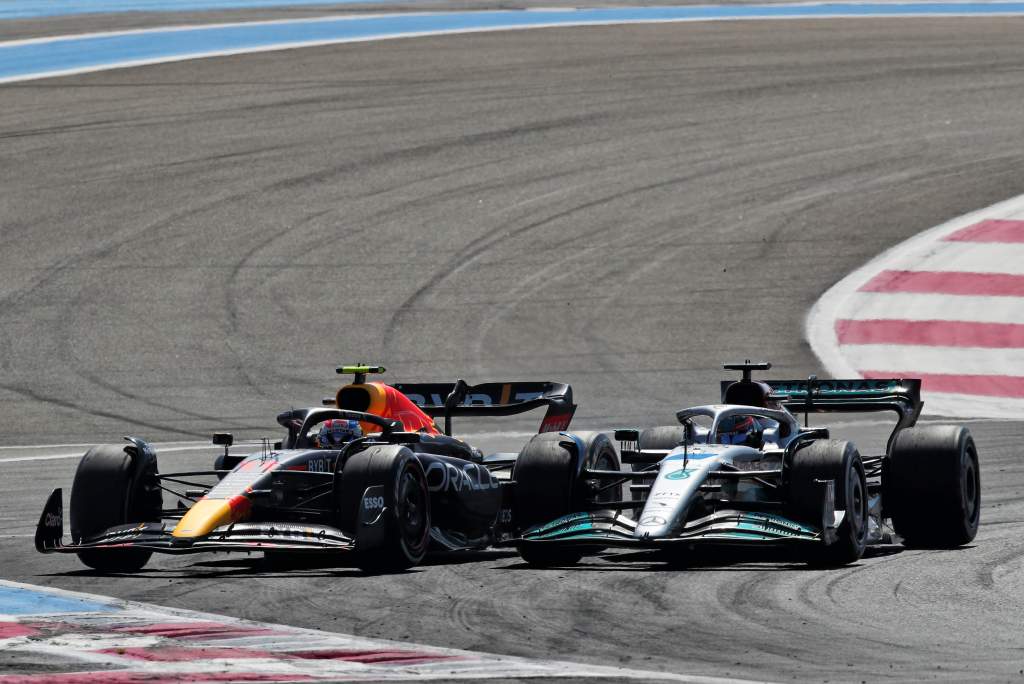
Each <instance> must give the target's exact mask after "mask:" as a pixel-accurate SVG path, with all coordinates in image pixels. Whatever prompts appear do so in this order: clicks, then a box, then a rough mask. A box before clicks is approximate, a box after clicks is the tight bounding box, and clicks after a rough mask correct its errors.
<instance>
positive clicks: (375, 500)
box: [363, 496, 384, 511]
mask: <svg viewBox="0 0 1024 684" xmlns="http://www.w3.org/2000/svg"><path fill="white" fill-rule="evenodd" d="M363 508H365V509H366V510H368V511H379V510H381V509H382V508H384V497H383V496H364V497H363Z"/></svg>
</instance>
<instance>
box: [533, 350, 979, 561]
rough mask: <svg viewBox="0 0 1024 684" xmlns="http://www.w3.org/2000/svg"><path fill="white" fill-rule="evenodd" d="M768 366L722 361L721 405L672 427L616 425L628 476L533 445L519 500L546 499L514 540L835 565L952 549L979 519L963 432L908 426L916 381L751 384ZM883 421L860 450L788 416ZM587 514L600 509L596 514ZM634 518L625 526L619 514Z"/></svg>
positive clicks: (569, 555) (537, 555) (560, 445)
mask: <svg viewBox="0 0 1024 684" xmlns="http://www.w3.org/2000/svg"><path fill="white" fill-rule="evenodd" d="M770 367H771V365H770V364H768V363H761V364H751V363H750V362H749V361H748V362H747V363H743V364H731V365H727V366H725V368H726V369H727V370H738V371H741V372H742V373H743V379H742V380H739V381H724V382H723V383H722V388H721V389H722V400H721V401H722V403H721V404H715V405H707V406H695V407H691V408H685V409H683V410H681V411H679V412H678V413H677V414H676V418H677V419H678V421H679V424H678V425H674V426H665V427H658V428H651V429H647V430H643V431H640V430H618V431H616V437H617V438H618V439H619V440H620V441H621V457H622V461H623V462H625V463H627V464H631V465H632V467H633V469H632V470H630V471H610V470H601V469H595V468H589V467H586V466H577V465H572V459H573V454H574V453H575V451H576V449H577V447H576V446H575V445H574V444H572V443H571V442H572V440H571V439H568V438H566V439H563V440H562V441H547V442H544V443H543V447H541V444H540V442H537V443H536V444H535V445H533V446H530V445H528V447H527V448H526V449H525V450H524V452H523V454H522V455H521V456H520V457H519V461H518V463H517V465H516V480H517V495H522V496H528V495H529V492H531V491H536V492H543V493H544V497H545V499H544V504H543V507H544V510H543V511H541V510H538V509H534V510H533V511H531V514H532V515H537V514H539V513H541V512H543V513H545V514H546V517H547V519H545V520H543V521H541V522H540V523H539V524H536V525H533V526H532V527H530V528H528V529H526V530H525V531H524V532H523V533H522V535H521V537H520V538H518V539H517V540H516V542H517V544H518V547H519V550H520V553H521V554H522V556H523V558H524V559H525V560H527V561H528V562H530V563H533V564H537V565H551V564H566V563H573V562H576V561H578V560H579V559H580V558H581V557H582V556H583V555H584V554H586V553H588V552H592V551H594V550H600V549H602V548H604V547H627V548H650V549H663V550H665V551H666V552H667V553H666V555H667V556H669V557H670V558H671V557H675V558H679V557H682V558H684V559H685V558H687V557H692V556H691V552H692V551H694V550H696V549H698V548H700V547H702V546H733V547H735V546H747V547H749V546H787V547H791V549H793V550H796V551H797V553H798V555H800V556H801V557H802V558H803V559H804V560H805V561H807V562H810V563H813V564H818V565H824V566H834V565H843V564H847V563H851V562H854V561H856V560H857V559H859V558H860V557H861V555H862V554H863V553H864V550H865V547H866V546H867V545H871V544H883V543H892V542H896V541H899V540H902V542H903V544H905V545H908V546H918V547H941V548H950V547H956V546H960V545H963V544H966V543H968V542H970V541H971V540H972V539H974V536H975V534H976V533H977V530H978V523H979V519H980V509H981V501H980V492H981V487H980V479H979V468H978V453H977V448H976V447H975V443H974V440H973V439H972V437H971V434H970V432H969V431H968V430H967V429H966V428H964V427H960V426H932V425H929V426H927V427H915V423H916V421H917V418H918V416H919V414H920V412H921V407H922V401H921V397H920V381H919V380H907V379H880V380H863V379H855V380H821V381H819V380H817V379H816V378H815V377H814V376H811V377H810V378H809V379H807V380H769V381H766V382H761V381H755V380H752V379H751V373H752V371H755V370H768V369H769V368H770ZM876 411H882V412H890V413H892V414H894V415H895V417H896V426H895V428H894V429H893V431H892V434H891V436H890V437H889V439H888V443H887V447H886V450H885V452H884V453H881V454H876V455H867V454H861V453H860V452H859V451H858V449H857V447H856V446H855V445H854V444H853V443H851V442H848V441H840V440H833V439H830V437H829V431H828V430H827V429H822V428H813V429H812V428H808V427H806V421H805V425H804V426H801V424H800V421H799V420H798V419H797V417H796V416H795V415H794V412H797V413H799V412H804V413H806V414H811V413H830V412H836V413H862V412H876ZM623 483H629V484H630V490H631V491H632V492H633V494H634V496H633V497H632V499H631V500H629V501H619V502H616V503H615V504H609V505H606V506H605V508H604V509H600V507H599V506H594V505H593V504H586V505H582V506H581V504H580V499H579V498H577V497H579V496H580V495H581V494H582V493H583V492H586V494H587V496H589V497H590V498H591V499H592V498H593V494H594V493H596V492H600V491H601V489H602V487H612V488H614V487H616V486H618V485H620V484H623ZM595 508H597V509H599V510H595ZM626 508H631V509H633V510H635V511H637V512H636V514H635V515H634V516H633V517H632V518H631V517H626V516H624V515H622V514H621V510H622V509H626Z"/></svg>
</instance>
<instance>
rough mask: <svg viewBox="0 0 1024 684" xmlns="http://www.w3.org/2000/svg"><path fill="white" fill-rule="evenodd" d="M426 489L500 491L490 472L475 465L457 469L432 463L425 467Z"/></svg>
mask: <svg viewBox="0 0 1024 684" xmlns="http://www.w3.org/2000/svg"><path fill="white" fill-rule="evenodd" d="M427 488H428V489H430V491H432V492H464V491H480V490H486V489H500V488H501V483H500V482H498V481H497V480H496V479H494V477H493V476H492V475H491V471H489V470H488V469H487V468H484V467H483V466H479V465H477V464H476V463H464V464H462V465H461V467H459V466H456V465H455V464H453V463H444V462H442V461H434V462H433V463H431V464H430V465H429V466H427Z"/></svg>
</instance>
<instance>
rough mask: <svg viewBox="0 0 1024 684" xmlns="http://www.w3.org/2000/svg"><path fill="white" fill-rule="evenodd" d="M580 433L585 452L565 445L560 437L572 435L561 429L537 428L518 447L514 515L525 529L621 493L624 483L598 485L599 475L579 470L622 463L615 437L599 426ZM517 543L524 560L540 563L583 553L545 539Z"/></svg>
mask: <svg viewBox="0 0 1024 684" xmlns="http://www.w3.org/2000/svg"><path fill="white" fill-rule="evenodd" d="M576 436H577V437H578V438H579V439H580V440H581V441H582V443H583V449H582V453H577V449H575V448H573V447H569V448H566V447H565V446H563V445H562V443H563V442H567V441H571V438H570V437H567V436H565V435H561V434H558V433H542V434H539V435H537V436H535V437H534V438H533V439H531V440H530V441H529V442H528V443H527V444H526V446H525V447H523V450H522V452H520V454H519V458H518V459H516V465H515V470H514V471H513V473H512V477H513V479H514V480H515V482H516V486H515V499H514V500H515V508H516V520H517V521H519V524H520V528H521V529H522V530H525V529H528V528H530V527H533V526H535V525H540V524H543V523H547V522H551V521H552V520H557V519H558V518H561V517H563V516H566V515H569V514H570V513H572V512H574V511H579V510H582V509H583V508H584V506H585V505H587V504H588V503H591V502H598V503H600V502H602V501H608V502H610V501H617V500H619V499H620V498H621V491H622V487H621V485H615V486H612V487H608V488H607V489H598V488H599V487H601V486H602V485H601V481H586V480H584V479H583V478H582V477H581V476H580V473H581V471H582V469H583V468H584V467H587V468H591V469H595V470H618V469H619V467H620V466H619V457H618V454H617V453H616V452H615V447H614V446H612V443H611V440H609V439H608V437H607V436H606V435H604V434H602V433H599V432H584V433H578V434H577V435H576ZM606 484H610V483H606ZM517 548H518V550H519V555H520V556H522V558H523V560H525V561H526V562H527V563H529V564H530V565H536V566H541V567H549V566H555V565H573V564H575V563H578V562H579V560H580V559H581V558H582V557H583V555H584V551H583V550H581V549H578V548H566V547H558V546H557V545H549V544H543V543H533V544H530V543H524V544H519V545H518V547H517Z"/></svg>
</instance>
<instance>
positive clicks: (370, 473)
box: [338, 445, 430, 572]
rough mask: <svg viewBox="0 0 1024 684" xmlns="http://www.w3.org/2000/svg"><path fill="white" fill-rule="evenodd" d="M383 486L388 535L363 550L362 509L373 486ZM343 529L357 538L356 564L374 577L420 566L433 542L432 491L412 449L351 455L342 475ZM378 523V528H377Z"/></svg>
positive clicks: (379, 448)
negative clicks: (382, 573) (364, 500)
mask: <svg viewBox="0 0 1024 684" xmlns="http://www.w3.org/2000/svg"><path fill="white" fill-rule="evenodd" d="M377 486H380V487H382V490H383V493H382V496H383V499H384V501H383V504H384V512H383V515H384V521H383V522H384V525H385V527H384V530H383V533H382V535H381V537H380V541H379V543H378V544H376V545H374V546H373V547H371V548H367V549H360V548H359V538H360V532H361V531H360V529H359V527H360V524H359V510H360V506H362V505H363V494H364V493H365V492H366V490H367V489H368V488H370V487H377ZM338 503H339V513H340V518H341V520H340V522H341V528H342V529H343V530H345V531H347V532H350V533H352V534H353V536H354V537H355V539H356V564H357V565H358V566H359V567H360V568H362V569H363V570H366V571H370V572H397V571H400V570H406V569H408V568H411V567H413V566H414V565H417V564H418V563H420V562H421V561H422V560H423V557H424V556H426V554H427V547H428V546H429V543H430V492H429V491H428V489H427V477H426V474H424V472H423V466H422V465H421V464H420V461H419V459H418V458H416V455H415V454H414V453H413V452H412V451H410V450H409V449H408V448H407V447H403V446H397V445H389V446H377V447H371V448H369V449H367V450H365V451H361V452H359V453H357V454H355V455H353V456H351V457H350V458H349V459H348V461H346V463H345V466H344V470H342V473H341V486H340V490H339V499H338ZM377 524H379V523H377Z"/></svg>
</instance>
